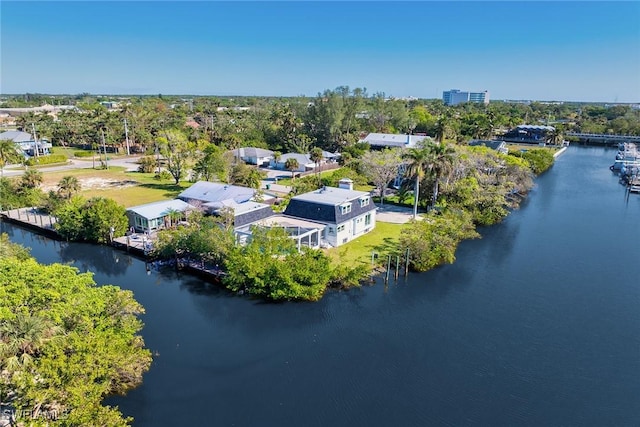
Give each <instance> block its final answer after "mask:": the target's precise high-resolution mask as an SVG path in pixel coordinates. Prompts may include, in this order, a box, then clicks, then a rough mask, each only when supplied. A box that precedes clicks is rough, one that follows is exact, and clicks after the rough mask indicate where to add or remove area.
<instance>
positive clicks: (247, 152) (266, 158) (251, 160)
mask: <svg viewBox="0 0 640 427" xmlns="http://www.w3.org/2000/svg"><path fill="white" fill-rule="evenodd" d="M231 152H232V153H233V156H234V157H235V158H236V159H240V160H242V161H243V162H245V163H248V164H250V165H258V166H268V165H269V163H270V162H271V161H272V160H273V151H271V150H265V149H263V148H256V147H242V148H236V149H235V150H232V151H231Z"/></svg>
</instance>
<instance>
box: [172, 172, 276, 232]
mask: <svg viewBox="0 0 640 427" xmlns="http://www.w3.org/2000/svg"><path fill="white" fill-rule="evenodd" d="M256 192H257V190H256V189H254V188H248V187H241V186H239V185H229V184H222V183H219V182H208V181H198V182H196V183H195V184H193V185H192V186H191V187H189V188H187V189H186V190H184V191H183V192H182V193H180V194H179V195H178V198H179V199H181V200H183V201H185V202H187V203H189V204H191V205H193V206H196V207H198V208H199V209H200V210H201V211H203V212H204V213H206V214H210V215H223V214H224V213H225V211H230V212H232V213H233V217H234V224H235V225H236V226H240V225H245V224H248V223H250V222H254V221H258V220H260V219H262V218H266V217H267V216H270V215H273V210H272V209H271V205H269V204H268V202H269V201H273V200H275V198H274V197H273V196H269V195H266V194H265V195H262V196H261V200H262V201H266V202H267V203H262V202H256V201H255V200H254V199H253V198H254V197H255V195H256Z"/></svg>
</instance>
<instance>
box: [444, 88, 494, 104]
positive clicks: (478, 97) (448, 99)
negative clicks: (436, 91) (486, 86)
mask: <svg viewBox="0 0 640 427" xmlns="http://www.w3.org/2000/svg"><path fill="white" fill-rule="evenodd" d="M442 100H443V101H444V103H445V105H456V104H460V103H462V102H478V103H483V104H488V103H489V91H488V90H485V91H483V92H462V91H460V90H458V89H451V90H447V91H445V92H442Z"/></svg>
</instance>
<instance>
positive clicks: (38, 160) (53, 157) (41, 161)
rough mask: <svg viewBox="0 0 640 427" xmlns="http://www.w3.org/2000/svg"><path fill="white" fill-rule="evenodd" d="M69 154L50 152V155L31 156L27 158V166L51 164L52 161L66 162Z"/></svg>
mask: <svg viewBox="0 0 640 427" xmlns="http://www.w3.org/2000/svg"><path fill="white" fill-rule="evenodd" d="M66 162H67V156H65V155H64V154H49V155H48V156H38V157H31V158H30V159H29V160H27V166H35V165H49V164H52V163H66Z"/></svg>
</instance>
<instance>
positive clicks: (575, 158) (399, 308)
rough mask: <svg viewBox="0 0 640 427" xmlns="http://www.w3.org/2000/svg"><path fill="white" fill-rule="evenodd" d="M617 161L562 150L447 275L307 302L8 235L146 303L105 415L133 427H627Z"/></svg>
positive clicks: (628, 361) (632, 327)
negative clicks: (139, 349)
mask: <svg viewBox="0 0 640 427" xmlns="http://www.w3.org/2000/svg"><path fill="white" fill-rule="evenodd" d="M614 156H615V150H612V149H607V148H599V147H571V148H569V150H568V151H567V152H566V153H564V154H563V155H561V156H560V157H559V158H558V159H557V162H556V164H555V165H554V166H553V167H552V169H551V170H549V171H548V172H547V173H545V174H544V175H542V176H541V177H539V178H538V179H537V186H536V188H535V189H534V190H533V191H532V193H531V194H530V197H529V199H528V200H527V201H526V202H525V203H524V204H523V206H522V207H521V209H519V210H517V211H515V212H513V213H512V214H511V215H510V216H509V217H508V218H507V220H506V221H504V222H503V223H502V224H499V225H497V226H494V227H489V228H484V229H482V230H480V232H481V234H482V236H483V238H482V239H479V240H473V241H468V242H464V243H463V244H462V245H461V246H460V248H459V250H458V252H457V261H456V262H455V263H454V264H453V265H448V266H444V267H441V268H438V269H435V270H433V271H430V272H427V273H424V274H413V275H410V276H409V277H408V278H407V279H405V278H402V277H401V278H400V280H399V281H398V283H393V282H392V283H391V284H390V285H389V286H388V287H385V286H383V285H382V284H381V283H379V282H378V283H376V284H374V285H373V286H369V287H364V288H362V289H357V290H350V291H347V292H331V293H329V294H328V295H327V296H326V297H325V298H324V299H323V300H321V301H320V302H317V303H283V304H267V303H263V302H259V301H253V300H250V299H248V298H246V297H240V296H233V295H230V294H228V293H227V292H225V291H223V290H220V289H218V288H216V287H213V286H210V285H207V284H205V283H203V282H202V281H200V280H198V279H196V278H194V277H191V276H188V275H179V274H176V273H175V272H165V273H159V272H156V271H151V272H149V273H147V271H146V269H145V264H144V262H142V261H140V260H138V259H136V258H133V257H130V256H128V255H127V254H126V253H123V252H121V251H115V250H112V249H110V248H107V247H100V246H94V245H85V244H65V243H60V242H55V241H52V240H50V239H47V238H43V237H41V236H37V235H35V234H33V233H31V232H29V231H26V230H23V229H21V228H17V227H14V226H11V225H8V224H2V230H3V231H5V232H7V233H9V234H10V235H11V238H12V240H13V241H15V242H18V243H21V244H24V245H26V246H29V247H31V248H32V253H33V255H34V256H35V257H36V258H37V259H38V260H39V261H40V262H44V263H50V262H67V263H72V264H73V265H75V266H77V267H78V268H79V269H80V270H81V271H92V272H94V273H95V279H96V281H97V282H98V283H101V284H102V283H111V284H116V285H119V286H121V287H123V288H126V289H131V290H133V291H134V293H135V297H136V298H137V300H138V301H140V302H141V303H142V304H143V305H144V307H145V308H146V314H145V315H144V316H143V320H144V322H145V327H144V329H143V335H144V339H145V342H146V344H147V346H148V347H149V348H150V349H151V350H152V351H153V352H154V354H155V357H154V362H153V365H152V367H151V369H150V371H149V372H148V373H147V374H146V375H145V376H144V383H143V385H142V386H141V387H139V388H138V389H136V390H133V391H131V392H130V393H129V394H128V395H127V396H124V397H117V398H111V399H109V400H108V402H109V403H110V404H113V405H118V406H119V407H120V409H121V410H122V411H123V412H124V413H125V414H126V415H130V416H133V417H134V418H135V422H134V426H139V427H142V426H145V427H147V426H154V427H155V426H178V425H180V426H205V425H211V426H213V425H215V426H256V425H283V426H300V425H304V426H328V425H336V426H346V425H348V426H372V425H375V426H388V425H398V426H424V425H430V426H437V425H446V426H453V425H455V426H467V425H468V426H485V425H492V426H513V425H518V426H540V425H581V426H603V425H616V426H632V425H633V426H637V425H640V197H639V196H638V195H633V194H632V195H631V196H630V197H629V199H628V200H627V199H626V198H625V192H624V187H623V186H621V185H620V184H618V182H617V177H616V176H615V175H613V174H612V173H611V172H610V171H609V168H608V167H609V165H610V164H612V163H613V159H614Z"/></svg>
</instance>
